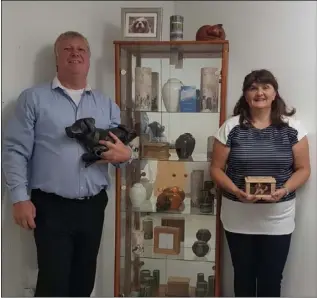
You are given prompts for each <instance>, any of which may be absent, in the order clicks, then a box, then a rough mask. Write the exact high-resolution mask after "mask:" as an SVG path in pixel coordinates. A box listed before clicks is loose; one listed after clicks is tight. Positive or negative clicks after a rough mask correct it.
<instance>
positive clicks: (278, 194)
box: [262, 188, 287, 202]
mask: <svg viewBox="0 0 317 298" xmlns="http://www.w3.org/2000/svg"><path fill="white" fill-rule="evenodd" d="M286 194H287V189H286V188H279V189H277V190H276V191H274V192H273V193H272V194H271V196H268V197H263V199H262V200H263V201H268V202H278V201H279V200H280V199H282V198H283V197H285V196H286Z"/></svg>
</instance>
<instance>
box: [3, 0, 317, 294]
mask: <svg viewBox="0 0 317 298" xmlns="http://www.w3.org/2000/svg"><path fill="white" fill-rule="evenodd" d="M175 3H176V4H175ZM174 4H175V5H176V7H174V6H175V5H174ZM129 6H134V7H136V6H140V7H142V6H155V7H156V6H162V7H163V9H164V25H163V38H164V39H166V40H168V39H169V16H170V15H172V14H174V12H176V13H178V14H181V15H183V16H184V17H185V39H195V33H196V30H197V29H198V28H199V27H200V26H201V25H204V24H215V23H223V24H224V27H225V29H226V32H227V37H228V39H229V40H230V63H229V90H228V91H229V92H228V114H229V113H230V112H231V110H232V108H233V105H234V103H235V101H236V100H237V98H238V96H239V95H240V90H241V84H242V80H243V78H244V76H245V75H246V73H248V72H249V71H250V70H251V69H254V68H258V67H266V68H270V69H272V70H273V72H274V73H275V74H276V76H277V77H278V79H279V82H280V85H281V93H282V94H283V96H284V97H285V98H286V100H287V101H288V103H290V104H292V105H294V106H295V107H296V108H297V110H298V117H299V118H300V119H301V120H302V121H303V123H304V125H305V126H306V127H307V128H308V130H309V138H310V145H311V157H312V160H311V161H312V165H313V173H312V177H311V180H310V183H308V184H307V185H306V186H305V187H304V188H303V189H302V190H301V191H300V192H299V194H298V197H299V198H300V200H299V201H300V202H299V206H298V207H299V208H298V213H297V230H296V232H295V235H294V238H293V243H292V249H291V253H290V257H289V262H288V265H287V268H286V272H285V283H284V291H283V294H284V295H288V296H296V295H298V296H316V295H317V291H316V282H315V281H316V276H317V272H316V264H317V258H316V251H317V250H316V240H314V239H316V237H315V235H316V217H315V216H314V214H315V210H316V209H317V208H316V207H317V206H316V195H317V191H316V183H313V181H316V169H315V165H316V126H317V125H316V120H315V115H316V87H315V86H316V81H317V75H316V35H317V33H316V11H317V7H316V6H317V5H316V3H315V2H310V3H308V2H303V3H296V2H284V3H279V2H211V1H206V2H202V1H201V2H197V1H195V3H194V1H188V2H185V1H176V2H167V1H166V2H164V1H156V2H154V1H153V2H151V1H143V2H140V1H135V2H128V1H119V2H110V1H107V2H106V1H100V2H92V1H83V2H81V1H76V2H70V1H69V2H58V1H57V2H55V1H54V2H53V1H52V2H40V1H34V2H11V1H5V2H3V4H2V9H3V11H2V26H3V30H2V38H3V39H2V41H3V47H2V51H3V56H2V57H3V60H2V68H3V71H2V79H3V84H2V103H3V112H2V116H3V117H4V118H6V117H7V116H8V113H9V111H10V110H11V109H12V105H13V104H14V101H15V99H16V97H17V96H18V94H19V93H20V92H21V90H23V89H24V88H27V87H29V86H31V85H33V84H35V83H38V82H42V81H45V80H49V79H51V77H52V76H53V75H54V59H53V55H52V44H53V42H54V40H55V38H56V37H57V35H58V34H59V33H60V32H62V31H66V30H77V31H80V32H82V33H83V34H85V35H86V36H87V37H88V39H89V41H90V43H91V47H92V63H91V71H90V82H91V84H92V85H93V86H95V87H97V88H99V89H100V90H102V91H104V92H105V93H108V94H109V95H110V96H113V95H114V88H113V86H114V55H113V45H112V41H113V40H114V39H119V38H120V7H129ZM174 8H175V10H174ZM22 29H24V30H22ZM270 47H271V48H270ZM2 207H3V212H2V215H3V218H2V225H3V230H2V231H3V233H4V235H3V239H4V241H3V247H2V262H3V265H2V269H3V271H2V272H3V275H2V288H3V293H2V295H3V296H20V295H22V294H23V293H22V288H23V286H25V284H23V283H25V282H26V275H27V274H26V271H24V270H21V269H22V268H26V267H27V268H29V269H34V268H35V259H34V258H35V254H34V251H33V246H32V245H33V242H32V237H31V235H30V233H22V234H20V231H19V230H18V229H17V228H16V227H15V225H14V224H13V223H12V221H11V210H10V208H9V204H8V202H7V200H6V199H5V200H3V202H2ZM113 223H114V202H113V201H112V202H110V203H109V206H108V207H107V211H106V221H105V229H104V239H105V240H104V241H103V246H102V249H101V254H100V260H101V262H100V263H99V264H100V272H102V273H103V274H99V277H98V285H97V287H96V295H98V296H99V295H100V296H111V295H112V293H113V275H112V274H111V273H112V268H113V259H114V254H113V240H114V234H113V233H114V230H113ZM22 252H23V253H22ZM302 253H303V255H302V256H300V254H302ZM22 260H24V261H22ZM224 263H225V272H224V284H223V287H224V294H225V295H226V296H230V295H232V294H233V293H232V287H231V282H232V280H231V279H232V272H231V267H230V266H231V265H230V257H229V255H228V251H227V249H226V251H225V256H224ZM23 264H24V267H22V265H23ZM29 271H31V272H32V270H29ZM29 271H28V272H29ZM33 271H34V270H33ZM105 273H107V275H105ZM304 274H305V277H304Z"/></svg>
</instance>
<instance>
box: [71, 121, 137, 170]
mask: <svg viewBox="0 0 317 298" xmlns="http://www.w3.org/2000/svg"><path fill="white" fill-rule="evenodd" d="M95 122H96V121H95V119H94V118H82V119H78V120H76V121H75V122H74V123H73V124H72V125H71V126H67V127H66V128H65V131H66V135H67V136H68V137H69V138H72V139H76V140H77V141H78V142H79V143H80V144H81V145H82V146H83V147H84V148H85V150H86V151H87V152H86V153H84V154H83V155H82V160H83V161H84V162H85V167H86V168H87V167H89V166H90V165H92V164H93V163H95V162H96V161H98V160H101V159H102V158H101V155H102V153H103V152H106V151H108V150H109V148H108V147H107V146H104V145H101V144H100V143H99V141H100V140H104V141H110V142H112V143H114V139H113V138H112V137H111V136H110V135H109V132H112V133H113V134H114V135H115V136H117V137H118V138H119V140H121V142H122V143H123V144H125V145H128V144H129V143H130V142H131V141H133V140H134V139H135V138H136V137H137V133H136V131H135V130H134V129H128V128H127V127H126V126H125V125H122V124H120V125H118V126H117V127H113V128H108V129H102V128H96V127H95Z"/></svg>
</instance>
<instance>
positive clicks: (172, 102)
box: [162, 78, 183, 112]
mask: <svg viewBox="0 0 317 298" xmlns="http://www.w3.org/2000/svg"><path fill="white" fill-rule="evenodd" d="M182 86H183V83H182V82H181V81H180V80H179V79H176V78H170V79H168V80H167V82H166V83H165V84H164V86H163V88H162V97H163V102H164V105H165V108H166V111H167V112H178V111H179V101H180V90H181V87H182Z"/></svg>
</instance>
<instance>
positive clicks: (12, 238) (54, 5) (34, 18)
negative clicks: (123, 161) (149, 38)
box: [2, 1, 174, 296]
mask: <svg viewBox="0 0 317 298" xmlns="http://www.w3.org/2000/svg"><path fill="white" fill-rule="evenodd" d="M120 7H163V14H164V21H163V38H164V39H168V38H169V16H170V15H172V14H173V12H174V3H173V2H168V1H156V2H154V1H153V2H151V1H133V2H129V1H116V2H115V1H95V2H93V1H75V2H74V1H47V2H41V1H26V2H22V1H21V2H19V1H6V2H3V3H2V42H3V43H2V45H3V46H2V57H3V60H2V80H3V81H2V117H3V118H4V120H5V119H7V117H8V114H9V113H10V111H11V110H12V107H13V106H14V102H15V100H16V98H17V96H18V95H19V93H20V92H21V91H22V90H23V89H25V88H28V87H30V86H32V85H34V84H37V83H39V82H44V81H47V80H50V79H51V78H52V76H53V75H54V74H55V67H54V56H53V48H52V45H53V43H54V41H55V39H56V38H57V36H58V35H59V34H60V33H61V32H63V31H67V30H76V31H79V32H81V33H83V34H84V35H85V36H86V37H87V38H88V40H89V42H90V44H91V49H92V60H91V70H90V74H89V81H90V83H91V85H92V86H93V87H97V88H98V89H100V90H101V91H103V92H104V93H107V94H108V95H110V96H112V97H114V48H113V43H112V42H113V40H115V39H120V26H121V20H120V19H121V13H120ZM112 197H114V196H113V194H112ZM114 206H115V204H114V200H112V201H110V202H109V205H108V207H107V209H106V220H105V225H104V237H103V238H104V240H103V245H102V247H101V250H100V251H101V253H100V262H99V265H100V270H99V272H100V274H99V275H98V278H97V286H96V291H95V294H96V295H97V296H112V295H113V274H112V273H113V268H114V262H113V261H114V249H113V245H114V213H115V212H114ZM10 207H11V206H10V203H9V202H8V201H7V198H6V197H5V198H4V200H2V208H3V211H2V215H3V217H2V226H3V230H2V231H3V239H4V241H3V242H2V243H3V244H2V262H3V263H2V272H3V274H2V295H3V296H22V295H23V287H25V286H30V284H32V283H33V282H34V272H35V269H36V261H35V260H36V259H35V253H34V248H35V247H34V243H33V239H32V235H31V233H29V232H25V231H22V232H20V230H19V229H18V228H17V227H16V226H15V224H14V223H13V222H12V216H11V208H10ZM22 268H23V270H22ZM26 269H27V270H26Z"/></svg>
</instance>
